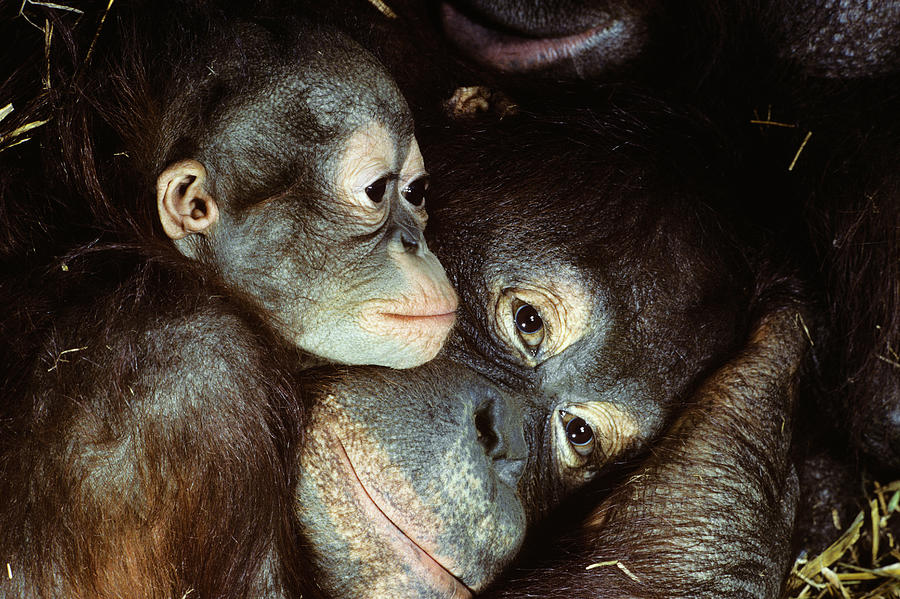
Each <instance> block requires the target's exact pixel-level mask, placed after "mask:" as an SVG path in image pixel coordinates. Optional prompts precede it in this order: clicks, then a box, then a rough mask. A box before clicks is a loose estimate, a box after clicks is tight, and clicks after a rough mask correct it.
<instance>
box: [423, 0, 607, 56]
mask: <svg viewBox="0 0 900 599" xmlns="http://www.w3.org/2000/svg"><path fill="white" fill-rule="evenodd" d="M441 20H442V21H443V26H444V31H445V32H446V33H447V36H448V37H450V39H452V40H453V41H454V42H456V43H457V44H458V45H459V46H461V47H462V48H465V49H466V50H467V51H468V52H470V53H471V54H472V55H474V56H475V57H476V58H478V59H480V60H481V61H483V62H485V63H487V64H489V65H491V66H493V67H495V68H497V69H500V70H502V71H528V70H534V69H539V68H541V67H544V66H547V65H550V64H553V63H555V62H558V61H560V60H564V59H566V58H572V57H575V56H578V55H579V54H582V53H584V52H587V51H589V50H592V49H594V48H596V47H597V46H600V45H603V44H606V43H609V40H611V39H615V38H617V37H619V36H621V35H622V30H623V28H624V24H623V23H622V22H620V21H613V22H612V23H609V24H606V25H601V26H597V27H592V28H591V29H588V30H586V31H582V32H579V33H574V34H572V35H567V36H562V37H544V38H536V37H526V36H521V35H515V34H511V33H504V32H500V31H497V30H495V29H491V28H488V27H485V26H484V25H481V24H479V23H476V22H475V21H473V20H471V19H470V18H469V17H467V16H466V15H464V14H463V13H461V12H459V11H458V10H456V9H455V8H453V7H452V6H450V5H449V4H447V3H446V2H445V3H444V4H443V5H442V9H441Z"/></svg>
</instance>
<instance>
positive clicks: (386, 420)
mask: <svg viewBox="0 0 900 599" xmlns="http://www.w3.org/2000/svg"><path fill="white" fill-rule="evenodd" d="M311 376H312V379H313V381H314V382H313V383H312V384H311V385H310V391H311V393H312V395H313V397H314V400H315V406H314V409H313V413H312V417H311V420H310V423H309V426H308V429H307V432H308V438H307V443H306V444H305V446H304V447H303V449H302V452H301V457H300V461H299V466H300V473H301V474H300V483H299V487H298V490H297V496H296V504H297V506H298V509H297V514H298V517H299V519H300V522H301V524H302V527H303V535H304V538H305V541H306V545H307V546H308V547H310V548H311V550H312V554H313V556H314V558H315V559H314V562H315V564H314V565H315V574H316V581H317V584H318V585H319V586H320V587H321V588H323V589H324V590H326V592H327V593H328V594H329V596H334V597H347V598H352V597H395V598H412V597H417V598H418V597H429V598H435V599H437V598H447V597H469V596H471V593H478V592H480V591H483V590H484V589H485V588H486V587H487V585H488V584H489V583H490V582H492V581H493V580H495V579H496V578H497V576H498V575H499V574H500V573H501V572H502V571H503V570H504V568H505V567H507V566H508V565H509V563H510V562H511V561H512V559H513V558H514V557H515V556H516V554H517V552H518V550H519V549H520V548H521V545H522V542H523V540H524V537H525V533H526V530H527V527H528V526H529V525H530V524H533V523H534V522H535V521H537V520H538V519H540V517H542V516H543V515H544V514H545V513H546V512H547V510H549V509H551V508H552V507H553V506H554V505H555V504H556V503H557V502H558V501H559V500H560V499H561V498H562V497H564V496H565V495H566V494H568V493H570V492H571V491H572V490H574V489H575V488H578V487H580V486H581V485H583V484H584V483H585V482H587V481H588V480H590V478H591V477H592V476H593V474H594V473H595V472H596V469H595V468H592V467H591V466H590V465H586V464H585V463H584V462H582V463H581V464H579V465H577V466H575V465H573V464H572V463H571V456H573V455H575V456H577V457H582V456H578V454H577V453H576V450H577V451H580V452H581V453H582V454H583V459H584V460H585V461H588V462H590V457H588V456H589V455H590V453H591V450H593V449H594V447H595V445H596V449H597V451H596V454H597V460H598V461H600V460H602V455H603V452H602V451H601V450H600V448H599V445H600V441H599V439H598V440H597V442H596V444H595V443H594V441H593V440H592V439H588V438H587V437H586V436H585V434H582V437H581V438H579V439H578V442H579V444H580V445H575V444H573V443H572V441H571V439H569V438H567V432H566V431H567V423H566V422H564V421H563V419H561V418H560V417H559V414H558V411H557V409H556V406H555V404H554V400H553V398H550V397H547V396H543V397H540V396H529V395H527V394H522V393H509V392H506V391H503V390H501V389H500V388H499V387H497V386H495V385H492V384H490V383H489V382H488V381H487V380H485V379H484V378H483V377H481V376H479V375H477V374H475V373H474V372H472V371H471V370H469V369H467V368H465V367H462V366H461V365H458V364H454V363H453V362H450V361H448V360H444V359H441V358H438V359H437V360H434V361H432V362H430V363H428V364H426V365H424V366H421V367H419V368H416V369H411V370H406V371H392V370H386V369H374V368H366V369H339V370H337V371H324V372H322V373H319V374H317V373H315V372H313V373H311ZM568 430H569V432H571V431H572V430H573V429H572V427H571V426H569V427H568ZM586 434H587V435H588V436H589V435H590V434H591V433H590V431H588V433H586Z"/></svg>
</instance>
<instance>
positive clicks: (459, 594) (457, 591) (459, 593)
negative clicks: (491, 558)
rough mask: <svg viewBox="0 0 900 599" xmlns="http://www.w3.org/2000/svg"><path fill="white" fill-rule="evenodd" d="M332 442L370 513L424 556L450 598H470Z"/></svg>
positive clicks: (341, 444) (338, 442)
mask: <svg viewBox="0 0 900 599" xmlns="http://www.w3.org/2000/svg"><path fill="white" fill-rule="evenodd" d="M333 443H334V444H335V445H337V447H338V449H339V450H340V457H341V458H343V461H344V464H345V467H346V469H347V470H349V472H350V473H351V474H352V475H353V478H354V479H355V480H356V483H357V485H358V487H359V489H360V491H361V493H360V494H359V495H358V496H359V497H360V499H362V500H363V502H364V505H366V506H371V508H374V510H373V509H367V510H366V511H367V512H369V514H370V515H373V516H380V519H381V521H382V523H383V524H384V525H386V526H387V527H388V528H389V530H390V531H391V532H394V533H395V536H396V538H397V539H398V540H400V541H401V542H402V543H403V545H404V549H406V550H408V551H410V552H412V556H411V557H412V558H413V559H415V558H416V557H419V556H421V557H424V559H425V563H423V564H422V565H423V566H424V567H425V569H426V571H427V569H429V566H431V567H436V568H437V573H438V576H439V578H440V579H443V580H444V581H445V582H448V583H450V586H451V587H452V588H453V595H452V599H471V597H472V595H473V593H472V591H471V590H470V589H469V588H468V587H467V586H466V585H465V584H463V582H462V581H460V580H459V579H458V578H457V577H456V576H454V575H453V573H452V572H450V570H448V569H447V568H445V567H444V566H443V564H441V563H440V562H439V561H437V560H436V559H434V557H432V555H431V554H430V553H428V552H427V551H426V550H425V549H423V548H422V546H421V545H419V544H418V543H416V542H415V541H414V540H413V539H412V537H410V536H409V535H408V534H406V532H404V531H403V529H402V528H400V527H399V526H397V524H396V523H395V522H394V521H393V520H391V518H390V517H389V516H388V515H387V514H386V513H385V512H384V510H383V509H381V506H379V505H378V502H377V501H375V498H374V497H372V495H371V494H370V493H369V490H368V489H366V486H365V485H364V484H363V482H362V480H361V479H360V478H359V475H358V474H357V473H356V469H355V468H354V467H353V462H352V461H350V456H349V455H348V454H347V450H346V449H345V448H344V444H343V443H341V441H340V440H339V439H337V438H334V439H333Z"/></svg>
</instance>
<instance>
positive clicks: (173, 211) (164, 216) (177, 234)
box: [156, 160, 219, 239]
mask: <svg viewBox="0 0 900 599" xmlns="http://www.w3.org/2000/svg"><path fill="white" fill-rule="evenodd" d="M205 184H206V168H205V167H204V166H203V165H202V164H200V163H199V162H197V161H196V160H182V161H180V162H175V163H173V164H170V165H169V166H168V167H166V170H164V171H163V172H162V174H161V175H160V176H159V178H158V179H157V180H156V205H157V208H158V209H159V220H160V222H161V223H162V227H163V230H164V231H165V232H166V235H168V236H169V237H170V238H171V239H182V238H183V237H186V236H188V235H190V234H191V233H200V234H202V235H205V234H206V233H208V232H209V231H210V228H211V227H212V226H213V225H214V224H215V223H216V221H217V220H218V218H219V208H218V206H216V201H215V200H214V199H213V197H212V196H211V195H209V194H208V193H206V191H205V190H204V185H205Z"/></svg>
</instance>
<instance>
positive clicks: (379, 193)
mask: <svg viewBox="0 0 900 599" xmlns="http://www.w3.org/2000/svg"><path fill="white" fill-rule="evenodd" d="M357 189H359V188H357ZM385 189H387V177H382V178H381V179H378V180H377V181H375V182H374V183H372V184H371V185H369V186H368V187H366V195H367V196H369V199H370V200H372V201H373V202H375V203H376V204H378V203H379V202H381V200H383V199H384V191H385Z"/></svg>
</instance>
